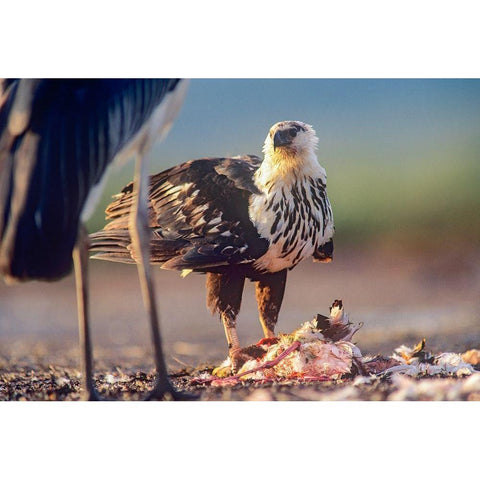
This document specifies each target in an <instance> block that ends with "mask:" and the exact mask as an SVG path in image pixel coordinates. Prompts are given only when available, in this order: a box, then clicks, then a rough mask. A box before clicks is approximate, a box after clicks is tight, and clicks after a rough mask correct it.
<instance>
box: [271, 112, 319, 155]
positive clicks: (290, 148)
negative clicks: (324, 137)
mask: <svg viewBox="0 0 480 480" xmlns="http://www.w3.org/2000/svg"><path fill="white" fill-rule="evenodd" d="M317 143H318V138H317V136H316V134H315V130H314V129H313V128H312V126H311V125H307V124H306V123H303V122H297V121H284V122H278V123H276V124H275V125H273V127H272V128H270V131H269V132H268V135H267V138H266V139H265V145H264V147H263V151H264V153H265V154H268V155H270V156H274V155H275V156H289V157H292V156H294V157H295V156H305V155H309V154H312V153H313V152H314V151H315V149H316V147H317Z"/></svg>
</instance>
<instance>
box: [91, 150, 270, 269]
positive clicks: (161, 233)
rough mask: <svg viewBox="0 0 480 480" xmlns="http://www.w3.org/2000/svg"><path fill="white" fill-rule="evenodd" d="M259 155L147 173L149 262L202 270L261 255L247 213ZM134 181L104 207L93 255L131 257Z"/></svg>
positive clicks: (261, 244)
mask: <svg viewBox="0 0 480 480" xmlns="http://www.w3.org/2000/svg"><path fill="white" fill-rule="evenodd" d="M260 163H261V160H260V159H259V158H258V157H254V156H244V157H234V158H204V159H199V160H191V161H189V162H186V163H184V164H182V165H178V166H176V167H173V168H171V169H169V170H166V171H164V172H162V173H159V174H157V175H153V176H152V177H150V192H149V222H150V227H151V229H152V239H151V263H158V264H162V266H163V268H168V269H193V270H197V271H204V270H205V269H208V268H211V267H218V266H222V265H230V264H237V263H246V262H251V261H253V260H255V259H256V258H258V257H260V256H261V255H263V254H264V253H265V252H266V250H267V248H268V242H267V241H266V240H265V239H263V238H261V237H259V235H258V232H257V230H256V228H255V227H254V226H253V224H252V222H251V221H250V219H249V216H248V204H249V198H250V195H251V194H252V193H259V191H258V190H257V188H256V186H255V184H254V182H253V174H254V173H255V171H256V170H257V168H258V167H259V165H260ZM132 190H133V185H132V184H129V185H127V186H126V187H125V188H124V189H123V191H122V193H120V194H119V195H118V196H117V199H116V200H115V201H114V202H112V203H111V204H110V205H109V206H108V208H107V210H106V212H107V219H108V220H110V222H109V223H108V224H107V225H106V227H105V228H104V230H102V231H100V232H97V233H95V234H93V235H91V236H90V239H91V242H92V247H91V249H92V250H94V251H100V252H102V253H99V254H97V255H95V258H101V259H106V260H112V261H120V262H127V263H128V262H132V261H134V258H135V253H134V252H132V247H131V241H130V236H129V232H128V222H129V215H130V210H131V208H132V200H133V197H132Z"/></svg>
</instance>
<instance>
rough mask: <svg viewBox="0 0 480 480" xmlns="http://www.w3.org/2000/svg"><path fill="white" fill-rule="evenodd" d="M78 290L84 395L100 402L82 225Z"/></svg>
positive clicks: (75, 257) (85, 237)
mask: <svg viewBox="0 0 480 480" xmlns="http://www.w3.org/2000/svg"><path fill="white" fill-rule="evenodd" d="M73 264H74V268H75V285H76V290H77V309H78V335H79V342H80V350H81V355H82V372H83V385H84V395H85V399H86V400H100V396H99V395H98V392H97V390H96V389H95V382H94V380H93V351H92V340H91V336H90V324H89V311H88V234H87V232H86V230H85V227H84V226H83V225H80V227H79V229H78V234H77V242H76V244H75V248H74V249H73Z"/></svg>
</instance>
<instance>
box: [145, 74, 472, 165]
mask: <svg viewBox="0 0 480 480" xmlns="http://www.w3.org/2000/svg"><path fill="white" fill-rule="evenodd" d="M288 119H290V120H302V121H305V122H307V123H310V124H312V125H313V126H314V128H315V129H316V130H317V133H318V136H319V138H320V143H319V157H321V158H322V159H323V158H325V160H326V161H328V162H330V161H348V162H350V161H361V160H364V161H380V162H401V161H403V160H409V159H410V160H412V159H420V158H421V157H422V155H428V154H430V153H431V152H433V151H435V152H439V151H440V150H442V149H443V148H445V149H447V150H452V149H453V150H455V148H458V147H461V145H464V146H467V145H466V144H468V145H469V146H471V147H472V148H473V147H478V146H479V143H478V137H479V133H480V81H478V80H388V79H382V80H348V79H345V80H330V79H318V80H311V79H308V80H229V79H227V80H209V79H203V80H192V81H191V85H190V91H189V93H188V96H187V99H186V101H185V104H184V107H183V110H182V112H181V115H180V117H179V118H178V120H177V122H176V124H175V126H174V128H173V129H172V132H171V134H170V136H169V137H168V138H167V141H166V142H165V143H164V144H163V145H162V146H161V147H160V148H157V150H156V155H157V156H158V161H160V162H165V163H168V164H170V163H177V162H179V161H182V160H184V159H188V158H195V157H200V156H204V155H226V154H239V153H257V154H260V152H261V147H262V143H263V140H264V139H265V136H266V134H267V132H268V129H269V128H270V126H271V125H272V124H274V123H276V122H278V121H280V120H288ZM154 169H158V168H154Z"/></svg>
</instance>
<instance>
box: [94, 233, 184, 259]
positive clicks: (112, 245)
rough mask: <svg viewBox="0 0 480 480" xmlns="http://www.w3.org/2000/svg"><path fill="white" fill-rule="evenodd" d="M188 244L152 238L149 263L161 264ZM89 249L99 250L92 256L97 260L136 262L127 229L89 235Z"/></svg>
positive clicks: (179, 240)
mask: <svg viewBox="0 0 480 480" xmlns="http://www.w3.org/2000/svg"><path fill="white" fill-rule="evenodd" d="M188 245H190V242H188V241H187V240H182V239H177V240H163V239H158V238H152V241H151V242H150V263H151V264H156V265H163V264H164V263H165V262H168V261H169V260H172V259H173V258H175V257H177V256H178V255H182V254H183V253H184V251H183V249H184V248H185V247H186V246H188ZM90 251H91V252H100V253H96V254H95V255H93V256H92V258H95V259H99V260H109V261H111V262H121V263H136V260H135V259H136V255H135V252H134V251H133V248H132V241H131V238H130V233H129V231H128V230H101V231H100V232H96V233H93V234H91V235H90Z"/></svg>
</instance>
